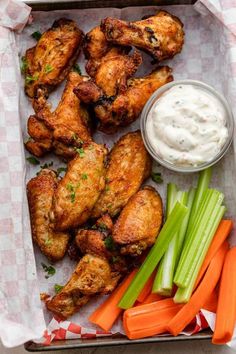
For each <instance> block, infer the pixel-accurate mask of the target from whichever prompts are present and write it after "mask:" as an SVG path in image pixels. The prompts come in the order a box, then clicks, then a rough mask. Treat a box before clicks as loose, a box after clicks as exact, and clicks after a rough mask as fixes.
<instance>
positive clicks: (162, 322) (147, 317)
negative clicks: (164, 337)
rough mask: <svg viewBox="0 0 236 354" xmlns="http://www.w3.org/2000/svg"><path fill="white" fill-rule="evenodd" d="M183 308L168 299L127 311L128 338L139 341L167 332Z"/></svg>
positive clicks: (124, 318)
mask: <svg viewBox="0 0 236 354" xmlns="http://www.w3.org/2000/svg"><path fill="white" fill-rule="evenodd" d="M183 306H184V305H182V304H175V303H174V302H173V299H171V298H168V299H165V300H160V301H157V302H153V303H151V304H146V305H140V306H135V307H133V308H130V309H128V310H126V311H125V312H124V317H123V325H124V329H125V332H126V335H127V337H128V338H129V339H138V338H144V337H149V336H153V335H157V334H160V333H164V332H166V325H167V324H168V322H169V321H170V320H171V318H173V316H175V315H176V314H177V312H178V311H179V310H180V309H181V308H182V307H183Z"/></svg>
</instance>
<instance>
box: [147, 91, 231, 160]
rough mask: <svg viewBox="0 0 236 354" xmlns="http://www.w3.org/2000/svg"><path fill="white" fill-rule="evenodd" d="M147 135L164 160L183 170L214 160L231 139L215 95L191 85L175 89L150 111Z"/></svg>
mask: <svg viewBox="0 0 236 354" xmlns="http://www.w3.org/2000/svg"><path fill="white" fill-rule="evenodd" d="M146 132H147V135H148V140H149V142H150V144H151V146H152V148H153V149H154V150H155V151H156V152H157V154H158V155H159V156H160V157H162V159H164V160H166V161H168V162H170V163H172V164H175V165H182V166H198V165H200V164H202V163H205V162H208V161H210V160H212V159H213V158H214V157H215V156H216V155H217V154H218V153H219V152H220V150H221V149H222V147H223V145H224V144H225V142H226V140H227V137H228V129H227V126H226V112H225V109H224V107H223V105H222V104H221V102H219V101H218V100H217V99H216V98H215V97H214V96H213V95H211V94H209V93H208V92H206V91H205V90H203V89H200V88H198V87H195V86H192V85H176V86H173V87H172V88H170V89H169V90H168V91H166V92H165V93H164V94H163V95H162V96H161V97H160V98H159V99H158V100H157V101H156V103H154V105H153V107H152V108H151V110H150V112H149V114H148V117H147V122H146Z"/></svg>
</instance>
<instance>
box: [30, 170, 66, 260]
mask: <svg viewBox="0 0 236 354" xmlns="http://www.w3.org/2000/svg"><path fill="white" fill-rule="evenodd" d="M57 183H58V182H57V178H56V174H55V173H54V172H53V171H51V170H48V169H43V170H42V171H41V172H40V173H39V175H38V176H37V177H35V178H32V179H31V180H30V181H29V182H28V184H27V194H28V200H29V209H30V220H31V228H32V236H33V240H34V242H35V243H36V244H37V245H38V246H39V248H40V249H41V251H42V253H43V254H45V256H46V257H47V258H48V259H49V260H50V261H53V262H55V261H58V260H60V259H62V258H63V257H64V255H65V252H66V249H67V246H68V241H69V235H68V234H67V233H65V232H56V231H54V230H53V229H52V228H51V226H50V219H49V212H50V209H51V206H52V198H53V194H54V192H55V189H56V187H57Z"/></svg>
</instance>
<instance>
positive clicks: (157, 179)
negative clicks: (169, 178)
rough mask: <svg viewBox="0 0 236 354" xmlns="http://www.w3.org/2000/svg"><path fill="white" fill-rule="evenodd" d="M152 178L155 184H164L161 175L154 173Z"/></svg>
mask: <svg viewBox="0 0 236 354" xmlns="http://www.w3.org/2000/svg"><path fill="white" fill-rule="evenodd" d="M151 178H152V180H153V181H154V182H156V183H162V182H163V179H162V176H161V173H158V172H152V174H151Z"/></svg>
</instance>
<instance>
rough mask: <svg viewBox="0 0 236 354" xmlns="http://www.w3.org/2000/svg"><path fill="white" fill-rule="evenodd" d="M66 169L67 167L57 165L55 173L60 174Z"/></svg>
mask: <svg viewBox="0 0 236 354" xmlns="http://www.w3.org/2000/svg"><path fill="white" fill-rule="evenodd" d="M66 171H67V167H58V169H57V175H58V176H60V174H61V173H62V172H66Z"/></svg>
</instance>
